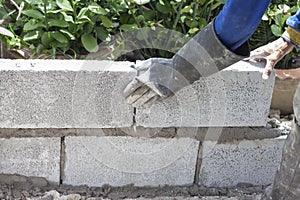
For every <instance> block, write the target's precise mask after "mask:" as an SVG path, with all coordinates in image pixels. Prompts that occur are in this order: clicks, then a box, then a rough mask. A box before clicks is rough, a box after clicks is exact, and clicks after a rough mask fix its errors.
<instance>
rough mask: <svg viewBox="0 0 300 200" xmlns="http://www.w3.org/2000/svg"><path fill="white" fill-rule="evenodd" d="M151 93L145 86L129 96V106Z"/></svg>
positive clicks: (127, 99)
mask: <svg viewBox="0 0 300 200" xmlns="http://www.w3.org/2000/svg"><path fill="white" fill-rule="evenodd" d="M149 91H150V88H149V87H148V86H146V85H143V86H141V87H139V88H138V89H136V90H135V91H133V92H132V93H131V94H129V95H128V96H127V98H126V101H127V103H128V104H131V105H133V104H134V103H135V102H136V101H137V100H138V99H140V98H141V97H142V96H143V95H144V94H146V93H147V92H149Z"/></svg>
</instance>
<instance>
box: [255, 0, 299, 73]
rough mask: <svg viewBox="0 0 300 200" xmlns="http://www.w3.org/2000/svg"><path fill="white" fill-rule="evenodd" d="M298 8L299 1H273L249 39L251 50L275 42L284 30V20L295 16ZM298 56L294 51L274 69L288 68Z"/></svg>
mask: <svg viewBox="0 0 300 200" xmlns="http://www.w3.org/2000/svg"><path fill="white" fill-rule="evenodd" d="M299 7H300V1H297V0H294V1H291V0H273V1H272V2H271V4H270V6H269V7H268V10H267V11H266V13H265V14H264V16H263V18H262V21H261V23H260V24H259V26H258V28H257V30H256V32H255V33H254V34H253V36H252V37H251V38H250V46H251V49H255V48H257V47H260V46H262V45H265V44H267V43H269V42H272V41H274V40H276V39H277V38H278V37H280V36H281V35H282V33H283V32H284V31H285V28H286V24H285V22H286V20H287V19H288V18H289V17H290V16H292V15H293V14H295V13H296V12H297V10H298V8H299ZM297 55H298V50H297V49H296V48H294V50H293V51H292V52H291V53H289V54H288V55H286V56H285V57H284V58H283V59H282V60H281V61H280V62H279V63H278V64H277V66H276V68H290V67H291V62H292V61H293V59H294V58H295V57H296V56H297Z"/></svg>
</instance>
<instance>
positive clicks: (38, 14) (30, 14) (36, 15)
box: [22, 10, 45, 19]
mask: <svg viewBox="0 0 300 200" xmlns="http://www.w3.org/2000/svg"><path fill="white" fill-rule="evenodd" d="M22 13H23V14H24V15H26V16H28V17H32V18H34V19H44V18H45V16H44V15H43V14H42V13H41V12H40V11H37V10H23V11H22Z"/></svg>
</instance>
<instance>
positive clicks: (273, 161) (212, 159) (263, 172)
mask: <svg viewBox="0 0 300 200" xmlns="http://www.w3.org/2000/svg"><path fill="white" fill-rule="evenodd" d="M285 138H286V136H281V137H279V138H275V139H264V140H253V141H249V140H244V141H237V142H233V143H227V144H217V143H216V142H213V141H204V142H203V146H202V165H201V169H200V175H199V184H200V185H203V186H206V187H230V186H236V185H268V184H271V183H272V182H273V180H274V176H275V172H276V169H277V167H278V166H279V163H280V160H281V154H282V147H283V144H284V142H285Z"/></svg>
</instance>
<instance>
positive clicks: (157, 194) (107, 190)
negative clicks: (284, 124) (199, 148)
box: [0, 177, 264, 200]
mask: <svg viewBox="0 0 300 200" xmlns="http://www.w3.org/2000/svg"><path fill="white" fill-rule="evenodd" d="M19 178H25V177H19ZM29 182H30V180H29ZM28 186H29V185H27V186H25V187H24V184H23V182H21V183H18V182H15V183H14V184H6V183H1V182H0V199H7V200H11V199H14V200H17V199H22V200H23V199H26V200H49V199H55V200H66V199H67V200H79V199H80V200H103V199H107V200H108V199H113V200H114V199H115V200H119V199H138V200H142V199H162V200H167V199H178V200H181V199H185V200H187V199H207V200H223V199H226V200H229V199H230V200H254V199H256V198H257V197H259V196H260V194H262V192H263V191H264V188H263V187H247V188H244V187H243V188H238V187H233V188H204V187H201V186H197V185H193V186H183V187H182V186H164V187H134V186H132V185H128V186H124V187H111V186H108V185H106V186H103V187H100V188H99V187H87V186H67V185H59V186H57V185H55V186H50V185H48V186H46V187H38V186H36V185H35V186H33V185H32V187H28ZM258 199H259V198H258Z"/></svg>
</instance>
